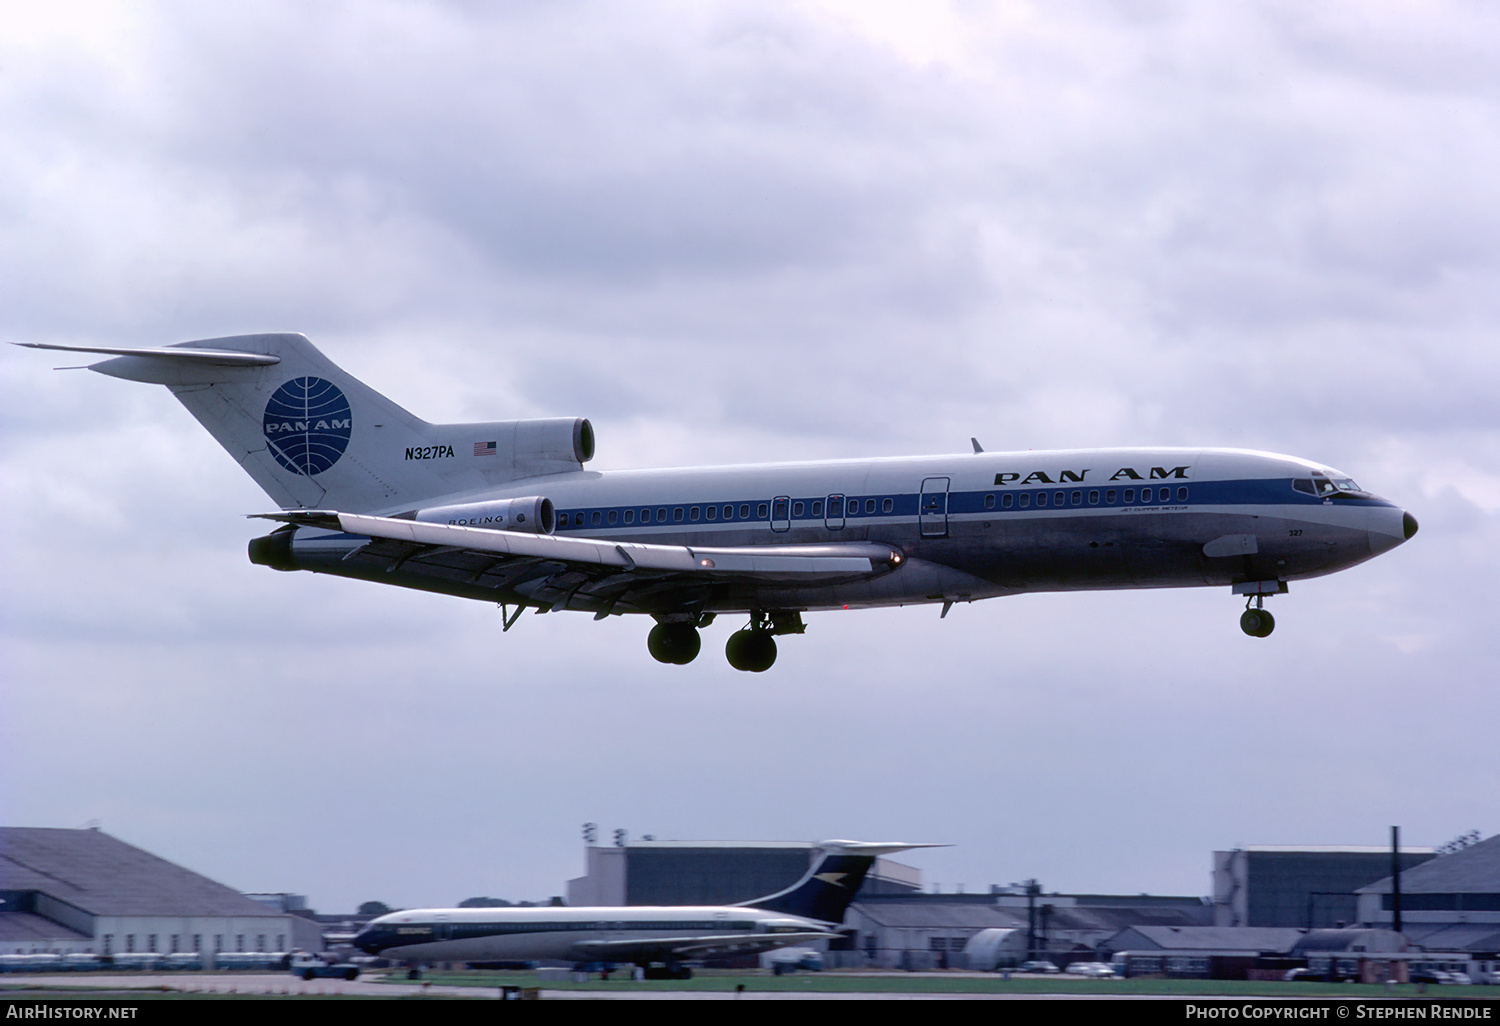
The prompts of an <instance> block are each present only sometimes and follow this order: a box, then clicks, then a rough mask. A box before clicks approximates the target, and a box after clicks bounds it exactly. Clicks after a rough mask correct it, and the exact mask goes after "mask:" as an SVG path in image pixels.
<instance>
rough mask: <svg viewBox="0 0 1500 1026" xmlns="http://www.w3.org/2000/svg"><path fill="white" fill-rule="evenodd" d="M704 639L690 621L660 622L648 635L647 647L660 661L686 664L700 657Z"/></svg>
mask: <svg viewBox="0 0 1500 1026" xmlns="http://www.w3.org/2000/svg"><path fill="white" fill-rule="evenodd" d="M702 647H703V639H702V638H701V637H699V636H698V628H696V627H694V626H693V625H692V624H690V623H659V624H657V625H656V626H655V627H653V628H651V633H650V634H648V635H646V648H648V649H649V650H650V651H651V657H652V658H653V659H655V660H656V661H657V662H659V663H675V664H676V665H678V666H686V665H687V664H688V663H690V662H692V661H693V660H694V659H696V658H697V657H698V650H699V649H701V648H702Z"/></svg>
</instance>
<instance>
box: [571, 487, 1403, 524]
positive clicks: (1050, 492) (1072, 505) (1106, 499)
mask: <svg viewBox="0 0 1500 1026" xmlns="http://www.w3.org/2000/svg"><path fill="white" fill-rule="evenodd" d="M1148 489H1149V491H1150V492H1151V495H1152V498H1151V499H1149V500H1146V499H1143V498H1142V497H1141V496H1142V494H1143V493H1144V492H1145V491H1146V490H1148ZM1163 489H1166V491H1167V496H1166V498H1165V499H1163V498H1162V496H1161V492H1162V490H1163ZM1184 491H1185V492H1186V495H1185V496H1184V495H1183V494H1182V493H1183V492H1184ZM1126 493H1129V494H1130V498H1129V499H1127V498H1126V497H1125V496H1126ZM835 494H837V493H835ZM936 494H941V493H936ZM947 494H948V510H947V515H948V516H950V517H953V516H966V515H972V514H993V515H995V516H1005V515H1007V514H1014V513H1034V512H1037V511H1039V510H1055V509H1112V508H1113V509H1119V508H1123V507H1143V506H1163V505H1166V506H1172V507H1178V508H1180V507H1183V506H1187V507H1188V508H1192V507H1197V506H1321V505H1323V504H1324V499H1323V497H1321V496H1313V495H1307V494H1305V493H1303V492H1299V491H1296V490H1294V489H1293V488H1292V479H1291V478H1267V479H1262V480H1242V481H1190V482H1188V483H1186V484H1183V483H1181V482H1177V481H1171V482H1163V481H1156V482H1152V481H1142V482H1139V483H1137V482H1128V483H1126V482H1111V483H1109V484H1106V485H1089V486H1087V487H1084V486H1081V485H1078V484H1076V483H1072V482H1070V483H1068V484H1066V485H1054V486H1052V487H1050V488H1014V487H1012V488H988V489H984V490H980V491H963V492H958V491H955V492H948V493H947ZM1007 495H1009V496H1012V504H1011V505H1010V506H1005V505H1004V501H1005V499H1004V497H1005V496H1007ZM1059 495H1060V496H1062V497H1063V498H1062V501H1061V502H1058V501H1057V497H1058V496H1059ZM1023 496H1024V497H1025V502H1026V505H1025V506H1022V505H1021V502H1022V497H1023ZM1093 496H1097V499H1091V497H1093ZM990 497H993V500H994V504H993V505H992V506H991V505H987V499H989V498H990ZM870 501H873V502H874V503H875V508H874V512H866V511H865V505H866V503H867V502H870ZM824 502H826V495H817V496H802V497H793V498H791V500H790V502H789V503H788V504H787V510H786V511H785V512H783V511H781V510H779V509H773V508H772V507H773V500H772V499H770V498H758V499H735V500H732V501H731V500H724V499H718V500H715V501H713V502H680V501H674V502H655V503H646V502H639V503H631V504H630V505H628V506H584V507H578V508H569V509H563V510H559V511H558V512H559V525H558V530H559V531H588V530H594V529H606V530H610V531H632V530H633V531H655V530H658V529H659V528H661V527H672V528H675V529H679V530H680V529H682V528H684V527H687V526H688V525H692V526H693V527H705V526H714V525H717V524H754V523H761V524H764V523H769V522H770V521H771V520H772V519H773V516H774V519H775V520H777V521H779V522H784V521H786V520H788V519H790V521H791V522H792V524H794V525H801V526H809V525H812V526H816V525H817V524H821V523H823V522H824V520H825V519H826V511H825V510H824V508H823V503H824ZM886 502H890V504H891V505H890V509H886V508H885V504H886ZM1333 502H1334V503H1335V504H1336V505H1340V506H1390V505H1391V503H1389V502H1386V501H1385V500H1383V499H1374V498H1368V499H1367V498H1355V497H1352V496H1334V497H1333ZM814 503H818V507H817V508H818V512H817V513H814V512H813V504H814ZM920 503H921V495H920V494H919V493H917V492H905V493H899V494H875V495H846V496H845V497H844V513H843V516H842V519H843V521H844V522H845V524H858V523H861V522H865V523H868V522H871V521H882V520H911V519H913V518H915V517H917V516H918V514H919V512H920V510H919V508H918V507H919V505H920ZM798 504H800V505H801V507H802V512H801V513H798V512H797V511H796V510H797V506H798ZM710 506H711V507H713V508H714V509H715V510H717V511H718V516H717V518H716V519H714V520H709V519H708V518H707V515H706V513H705V511H706V510H707V509H708V508H709V507H710ZM741 506H748V507H749V508H750V515H749V516H745V517H742V516H740V515H739V514H740V507H741ZM725 507H731V508H732V513H733V515H732V516H729V517H726V516H724V515H723V510H724V508H725ZM762 507H765V512H764V513H762V512H760V510H761V508H762ZM695 508H696V509H697V510H698V517H697V519H696V520H695V519H692V514H691V511H692V510H693V509H695ZM663 509H664V510H666V513H667V516H666V519H664V520H663V519H658V517H657V513H658V512H659V511H661V510H663ZM626 510H631V511H633V513H634V515H635V520H634V522H633V523H628V524H627V523H626V522H625V511H626ZM642 510H648V511H649V512H650V514H651V520H650V521H649V522H647V523H642V522H641V520H640V513H641V511H642ZM595 513H598V514H599V523H597V524H595V523H594V522H593V519H592V518H593V515H594V514H595ZM610 514H614V517H615V519H614V521H613V522H611V521H610V519H609V517H610ZM679 514H680V518H679ZM562 515H566V516H567V518H568V522H567V523H566V524H562V523H561V517H562ZM932 515H933V516H935V517H941V516H942V515H943V514H942V513H941V512H938V513H934V514H932Z"/></svg>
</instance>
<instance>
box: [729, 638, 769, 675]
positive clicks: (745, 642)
mask: <svg viewBox="0 0 1500 1026" xmlns="http://www.w3.org/2000/svg"><path fill="white" fill-rule="evenodd" d="M724 655H725V657H726V658H727V659H728V660H729V665H730V666H733V667H734V668H735V669H736V670H745V671H747V672H749V673H764V672H765V671H766V670H769V669H770V668H771V664H772V663H774V662H776V639H775V638H773V637H771V634H770V632H769V631H765V630H759V631H757V630H743V631H735V632H734V633H733V634H731V635H730V636H729V643H728V644H726V645H725V646H724Z"/></svg>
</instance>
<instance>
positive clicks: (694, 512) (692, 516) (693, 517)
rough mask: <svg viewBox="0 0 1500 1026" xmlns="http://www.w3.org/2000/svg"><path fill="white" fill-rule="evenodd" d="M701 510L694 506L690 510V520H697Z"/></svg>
mask: <svg viewBox="0 0 1500 1026" xmlns="http://www.w3.org/2000/svg"><path fill="white" fill-rule="evenodd" d="M699 512H700V511H699V509H698V507H697V506H694V507H693V508H692V509H690V510H688V519H689V520H697V519H698V515H699Z"/></svg>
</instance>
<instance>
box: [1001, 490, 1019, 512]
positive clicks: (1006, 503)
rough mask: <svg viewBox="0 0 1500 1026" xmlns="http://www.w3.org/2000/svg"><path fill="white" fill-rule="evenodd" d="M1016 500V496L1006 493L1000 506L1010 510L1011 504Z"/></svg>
mask: <svg viewBox="0 0 1500 1026" xmlns="http://www.w3.org/2000/svg"><path fill="white" fill-rule="evenodd" d="M1015 499H1016V497H1015V496H1014V495H1012V494H1010V492H1006V493H1005V494H1004V495H1002V496H1001V497H1000V505H1001V506H1002V507H1004V508H1005V509H1010V507H1011V503H1013V502H1015Z"/></svg>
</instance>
